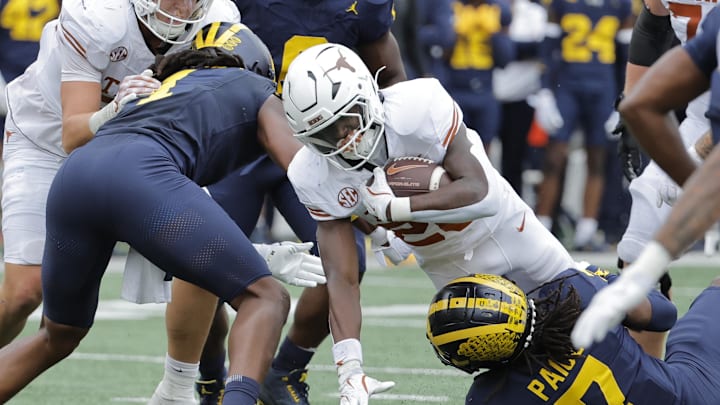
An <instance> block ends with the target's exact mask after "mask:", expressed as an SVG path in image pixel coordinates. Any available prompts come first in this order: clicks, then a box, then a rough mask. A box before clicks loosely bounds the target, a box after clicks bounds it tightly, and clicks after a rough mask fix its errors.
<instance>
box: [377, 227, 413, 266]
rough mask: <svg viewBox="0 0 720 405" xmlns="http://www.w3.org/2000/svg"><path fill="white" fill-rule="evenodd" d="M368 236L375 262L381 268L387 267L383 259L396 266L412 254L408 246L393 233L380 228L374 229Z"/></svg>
mask: <svg viewBox="0 0 720 405" xmlns="http://www.w3.org/2000/svg"><path fill="white" fill-rule="evenodd" d="M369 236H370V247H371V249H372V251H373V253H374V255H375V260H377V262H378V264H380V266H382V267H387V262H386V261H385V257H387V258H388V260H390V261H391V262H392V264H394V265H396V266H397V265H398V264H400V263H402V262H403V261H405V259H407V258H408V256H410V254H412V248H411V247H410V245H408V244H407V243H405V242H403V240H402V239H400V238H398V237H397V236H395V232H393V231H391V230H388V229H385V228H383V227H382V226H378V227H377V228H375V230H374V231H372V233H370V235H369Z"/></svg>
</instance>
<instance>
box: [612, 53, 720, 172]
mask: <svg viewBox="0 0 720 405" xmlns="http://www.w3.org/2000/svg"><path fill="white" fill-rule="evenodd" d="M709 84H710V82H709V79H708V76H707V75H706V74H705V73H703V72H702V71H701V70H700V69H699V68H698V66H697V65H696V64H695V62H694V61H693V60H692V59H691V57H690V55H689V54H688V52H687V51H686V50H685V49H684V48H681V47H676V48H674V49H672V50H670V51H669V52H667V53H666V54H665V55H663V56H662V57H661V58H660V59H659V60H658V61H657V62H656V63H655V64H654V65H653V66H652V67H651V68H650V69H648V71H647V72H646V73H645V74H644V75H643V77H642V78H641V79H640V81H639V82H638V83H637V85H636V86H635V88H634V89H633V91H631V92H630V93H628V94H627V95H626V96H625V99H624V100H623V101H622V102H621V103H620V105H619V107H618V111H619V112H620V114H621V116H622V118H623V120H624V121H625V124H626V125H627V127H628V128H629V130H630V132H631V133H632V134H633V135H634V136H635V137H636V138H637V140H638V142H639V143H640V145H641V146H642V147H643V148H644V149H645V151H647V153H648V154H649V155H650V157H652V158H653V159H654V160H655V161H656V162H657V163H658V164H659V165H660V167H661V168H662V169H663V170H665V172H667V173H668V174H669V175H670V177H671V178H672V179H673V180H675V182H677V183H678V184H683V183H684V182H685V180H687V178H688V177H689V176H690V174H691V173H692V172H693V171H694V170H695V167H696V164H695V162H694V160H693V159H692V158H691V157H690V155H688V154H687V153H684V152H683V151H685V147H684V146H683V143H682V139H681V137H680V133H679V131H678V126H677V122H676V120H675V119H674V117H672V116H671V115H670V113H671V112H672V111H673V110H675V109H677V108H679V107H682V106H684V105H685V104H687V103H688V102H690V101H691V100H693V99H694V98H696V97H697V96H699V95H700V94H702V93H703V92H704V91H705V90H707V89H708V86H709Z"/></svg>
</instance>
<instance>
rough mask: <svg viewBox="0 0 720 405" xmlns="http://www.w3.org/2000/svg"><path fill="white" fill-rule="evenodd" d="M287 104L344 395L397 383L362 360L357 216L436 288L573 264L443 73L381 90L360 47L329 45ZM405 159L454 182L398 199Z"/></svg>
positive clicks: (294, 81) (535, 274)
mask: <svg viewBox="0 0 720 405" xmlns="http://www.w3.org/2000/svg"><path fill="white" fill-rule="evenodd" d="M283 106H284V108H285V112H286V115H287V117H288V120H289V122H290V126H291V127H292V128H293V131H294V132H295V134H296V136H297V137H298V139H300V140H301V141H302V142H303V143H304V144H305V146H304V147H303V148H302V149H301V150H300V151H299V152H298V153H297V154H296V155H295V157H294V158H293V160H292V162H291V163H290V166H289V168H288V178H289V179H290V181H291V182H292V183H293V187H294V188H295V190H296V192H297V195H298V197H299V199H300V201H302V202H303V203H304V204H305V205H306V207H307V208H308V211H309V212H310V214H311V215H312V216H313V218H314V219H315V220H317V222H318V244H319V248H320V253H321V258H322V262H323V267H324V270H325V273H326V275H327V279H328V283H327V285H328V290H329V294H330V330H331V331H332V336H333V340H334V345H333V348H332V352H333V358H334V360H335V363H336V365H337V366H338V370H337V371H338V377H339V379H338V382H339V384H340V393H341V394H340V395H341V404H366V403H367V401H368V397H369V396H370V395H372V394H373V393H377V392H381V391H383V390H385V389H388V388H390V387H391V386H392V385H391V384H390V383H382V382H379V381H377V380H375V379H372V378H369V377H366V376H365V374H364V372H363V369H362V361H363V356H362V348H361V344H360V341H359V336H360V323H361V310H360V302H359V284H358V274H357V269H356V266H357V260H356V258H355V249H354V247H353V246H354V243H353V232H352V224H351V218H352V217H353V216H360V217H362V218H365V219H367V220H368V221H371V222H374V223H383V224H386V225H385V226H387V227H389V228H391V229H393V230H394V231H395V232H396V234H397V235H399V236H401V237H402V238H403V239H404V241H405V242H407V243H409V244H410V245H412V246H413V249H414V252H415V254H416V257H417V258H418V261H419V263H420V265H421V267H422V268H423V270H424V271H425V272H426V273H427V275H428V276H429V277H430V279H431V280H432V282H433V283H434V285H435V286H436V287H437V288H440V287H442V286H443V285H445V284H446V283H447V282H448V281H450V280H452V279H453V278H455V277H459V276H462V275H466V274H470V273H477V272H490V273H494V274H508V275H509V276H511V277H512V278H513V279H515V280H518V283H519V284H520V285H521V286H524V287H525V288H529V287H531V286H535V285H538V284H540V283H543V282H545V281H548V280H550V279H551V278H552V277H553V276H555V275H557V274H559V273H560V272H562V271H563V270H565V269H567V268H570V267H572V266H573V264H574V261H573V259H572V258H571V257H570V255H569V253H568V252H567V251H566V250H565V249H564V248H563V246H562V245H561V244H560V243H559V242H558V241H557V240H556V239H555V238H554V237H553V235H552V234H550V233H549V231H547V230H546V229H545V227H543V225H542V224H541V223H540V222H539V221H538V220H537V218H536V217H535V215H534V213H533V211H532V209H531V208H530V207H529V206H528V205H526V204H525V203H524V202H523V200H522V199H521V198H520V197H519V196H518V195H517V194H516V193H515V192H514V191H513V189H512V187H511V186H510V185H509V184H508V183H507V182H506V181H505V180H504V179H503V178H502V176H500V174H499V173H498V172H497V171H496V170H495V169H494V168H493V167H492V165H491V163H490V161H489V160H488V157H487V156H486V154H485V151H484V149H483V146H482V142H481V140H480V137H479V136H478V134H477V133H476V132H475V131H473V130H472V129H469V128H466V127H465V125H464V124H463V120H462V111H460V109H459V108H458V106H457V104H456V103H455V102H454V101H453V99H452V98H451V97H450V95H449V94H448V93H447V91H445V89H444V88H443V87H442V86H441V85H440V83H439V82H438V81H437V80H435V79H415V80H410V81H406V82H400V83H398V84H395V85H392V86H390V87H387V88H385V89H383V90H382V91H378V90H377V84H376V82H375V80H374V79H373V76H372V74H371V73H370V72H369V71H368V69H367V67H366V66H365V65H364V64H363V62H362V61H361V59H360V58H359V57H358V56H357V55H356V54H355V53H354V52H353V51H352V50H350V49H348V48H346V47H343V46H341V45H337V44H322V45H317V46H314V47H311V48H309V49H307V50H305V51H304V52H303V53H301V54H300V55H299V56H298V57H297V58H296V59H295V60H294V61H293V62H292V64H291V65H290V68H289V70H288V73H287V76H286V78H285V86H284V90H283ZM401 156H416V157H421V158H425V159H430V160H433V161H436V162H441V163H442V165H443V167H444V169H445V170H446V171H447V173H448V175H449V176H450V178H451V179H452V180H453V181H452V183H450V184H448V185H446V186H444V187H442V188H441V189H440V190H437V191H433V192H429V193H426V194H418V195H414V196H412V197H405V198H397V197H395V196H394V195H393V193H392V191H391V190H390V188H389V187H388V186H387V183H386V179H385V175H384V172H383V169H382V167H383V165H384V164H385V163H386V162H388V161H389V160H390V159H391V158H396V157H401ZM370 179H373V183H372V185H371V186H366V184H367V182H368V180H370ZM363 379H364V380H363ZM362 381H365V383H364V384H363V383H362Z"/></svg>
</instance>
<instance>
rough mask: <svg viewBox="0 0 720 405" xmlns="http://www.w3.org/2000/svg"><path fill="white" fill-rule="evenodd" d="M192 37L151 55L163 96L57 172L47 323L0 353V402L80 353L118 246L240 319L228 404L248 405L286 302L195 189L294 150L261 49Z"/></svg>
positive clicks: (233, 37) (245, 42) (233, 229)
mask: <svg viewBox="0 0 720 405" xmlns="http://www.w3.org/2000/svg"><path fill="white" fill-rule="evenodd" d="M216 34H217V36H216ZM199 37H200V38H202V39H204V42H203V41H196V42H195V48H194V49H190V50H187V51H181V52H178V53H175V54H172V55H171V56H166V57H162V58H159V59H158V60H157V62H156V64H155V65H154V66H153V67H152V70H153V71H154V75H155V76H156V78H157V79H158V80H160V81H162V85H161V86H160V88H159V89H158V90H157V91H156V92H153V93H152V95H149V96H147V97H142V98H139V99H137V100H134V101H130V102H128V103H127V105H125V107H124V108H123V109H122V110H121V111H120V112H119V114H118V115H117V116H116V117H115V118H114V119H112V120H110V121H108V122H107V123H106V124H105V125H103V126H102V127H101V128H100V129H99V130H98V132H97V133H96V135H95V136H94V137H93V138H92V140H91V141H90V142H88V143H87V144H86V145H85V146H84V147H82V148H78V149H77V150H75V151H74V152H73V153H72V154H71V155H70V157H68V159H67V160H66V161H65V162H64V164H63V165H62V166H61V168H60V170H59V171H58V174H57V176H56V177H55V180H54V182H53V185H52V187H51V191H50V193H49V197H48V204H47V208H48V215H47V241H48V243H47V245H46V248H45V251H44V256H43V263H42V279H43V297H44V314H43V315H44V316H43V321H44V326H43V327H42V328H41V329H40V331H39V332H38V333H37V334H36V335H33V336H30V337H28V338H25V339H22V340H19V341H17V342H14V343H13V344H11V345H8V346H7V347H5V348H4V349H2V350H0V380H1V381H0V402H2V403H4V402H6V401H7V400H9V399H10V398H12V397H13V396H14V395H15V394H16V393H17V392H18V391H20V390H21V389H22V388H23V387H24V386H26V385H27V384H28V383H30V382H31V381H32V380H33V379H34V378H35V377H37V376H38V375H39V374H41V373H42V372H43V371H45V370H46V369H48V368H49V367H51V366H52V365H54V364H55V363H57V362H59V361H60V360H62V359H63V358H65V357H67V356H68V355H69V354H70V353H72V351H73V350H74V349H75V348H76V347H77V345H78V344H79V342H80V341H81V340H82V338H83V337H84V336H85V335H86V334H87V332H88V331H89V329H90V327H91V326H92V324H93V320H94V316H95V311H96V309H97V303H98V293H99V288H100V281H101V278H102V276H103V273H104V271H105V268H106V266H107V264H108V262H109V260H110V257H111V255H112V250H113V246H114V245H115V243H116V242H117V241H126V242H128V244H129V245H130V246H132V247H134V248H135V249H137V250H138V251H139V252H141V254H143V255H144V256H145V257H147V258H148V259H150V260H151V261H152V262H153V263H155V264H157V265H158V267H160V268H163V269H173V270H172V275H173V276H174V277H177V278H179V279H182V280H184V281H186V282H189V283H193V284H195V285H197V286H199V287H201V288H203V289H205V290H207V291H209V292H211V293H213V294H215V295H217V296H218V297H220V298H221V299H223V300H224V301H225V302H228V303H230V305H232V306H233V308H234V309H235V310H237V313H238V315H237V317H236V319H235V321H234V323H233V325H232V328H231V333H230V347H231V353H232V355H231V358H230V369H229V374H230V375H229V376H228V379H227V386H226V390H225V397H224V403H226V404H242V405H254V404H255V403H256V401H257V398H258V395H259V390H260V385H259V383H260V382H262V380H263V378H264V375H265V374H266V372H267V370H268V368H269V366H270V361H271V359H272V356H273V354H274V352H275V349H276V348H277V343H278V341H279V338H280V334H281V332H282V326H283V324H284V323H285V320H286V317H287V311H288V310H289V304H290V301H289V295H288V293H287V291H286V290H285V289H284V288H283V287H282V286H281V285H280V284H279V283H277V282H276V281H275V280H273V279H272V278H270V277H267V276H269V275H275V273H270V271H269V265H270V264H271V263H272V259H266V258H263V257H262V256H261V255H259V254H258V253H257V252H256V250H255V248H254V247H253V245H252V244H251V243H250V241H249V240H248V238H247V237H246V236H245V234H244V233H243V232H242V230H241V229H240V228H239V227H238V226H237V225H236V224H235V223H234V222H233V221H232V219H231V218H230V217H229V216H228V215H227V214H226V213H225V212H224V211H223V209H222V207H220V206H219V205H218V204H217V203H215V202H214V201H213V200H212V199H211V198H210V197H209V196H208V195H207V193H206V192H205V191H204V190H203V189H202V186H206V185H208V184H212V183H215V182H217V181H218V180H219V179H221V178H222V177H223V176H225V175H227V174H228V173H229V172H231V171H232V170H234V169H236V168H238V167H240V166H241V165H243V164H247V163H249V162H251V161H253V160H254V159H256V158H257V157H259V156H260V155H262V154H263V153H265V151H266V150H267V151H269V152H270V153H272V156H273V158H274V159H276V160H277V161H278V162H280V163H281V164H283V165H286V164H289V161H290V158H291V157H292V155H293V154H294V151H295V149H296V147H295V146H294V145H293V143H294V140H293V137H292V133H291V131H290V129H289V127H288V125H287V122H286V120H285V117H284V113H283V109H282V105H281V102H280V99H279V98H278V97H277V96H276V95H275V94H274V93H275V83H274V81H273V80H271V78H274V70H273V68H272V62H271V61H270V58H269V51H267V49H266V48H265V47H264V45H263V44H262V42H261V41H260V40H259V39H258V38H257V37H256V36H254V34H252V32H251V31H250V30H249V29H247V27H245V26H243V25H241V24H233V23H219V22H217V23H213V24H210V25H209V26H207V27H206V28H204V29H203V32H201V34H200V35H199ZM263 59H264V63H263ZM244 61H247V62H244ZM254 62H260V64H261V65H260V67H257V69H254V68H253V67H254V66H255V63H254ZM258 73H261V74H262V75H261V74H258ZM263 76H265V77H263ZM266 260H268V261H267V262H266ZM292 268H295V266H292ZM292 268H291V269H290V270H291V271H292ZM281 278H282V277H281ZM283 279H284V278H283ZM284 280H286V281H288V280H287V279H284ZM191 400H192V403H194V398H191ZM174 403H180V402H174ZM182 403H183V404H184V403H187V402H182Z"/></svg>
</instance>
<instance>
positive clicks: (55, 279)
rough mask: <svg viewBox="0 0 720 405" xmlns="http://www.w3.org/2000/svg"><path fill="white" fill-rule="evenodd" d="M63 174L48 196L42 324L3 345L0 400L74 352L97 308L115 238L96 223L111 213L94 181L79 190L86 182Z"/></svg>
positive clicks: (9, 395) (7, 398)
mask: <svg viewBox="0 0 720 405" xmlns="http://www.w3.org/2000/svg"><path fill="white" fill-rule="evenodd" d="M83 170H84V169H83ZM90 171H91V170H90ZM60 173H62V171H61V172H60ZM63 180H64V181H62V182H57V183H58V184H61V185H62V186H61V187H53V188H52V190H51V191H50V194H49V197H48V210H47V213H48V221H47V239H48V240H49V241H50V243H47V244H46V247H45V249H44V253H43V272H42V288H43V290H42V294H43V295H44V307H43V312H44V324H43V326H42V327H41V328H40V330H39V331H38V332H37V333H36V334H35V335H33V336H30V337H26V338H23V339H21V340H18V341H16V342H13V343H11V344H9V345H8V346H6V347H4V348H3V349H2V350H0V403H5V402H6V401H7V400H9V399H10V398H11V397H12V396H13V395H15V394H16V393H17V392H19V391H20V390H21V389H22V388H23V387H24V386H26V385H27V384H29V383H30V382H31V381H32V380H33V379H34V378H35V377H37V376H38V375H40V374H41V373H42V372H44V371H45V370H47V369H48V368H50V367H51V366H52V365H54V364H55V363H57V362H59V361H60V360H62V359H63V358H65V357H67V356H68V355H70V353H72V351H73V350H74V349H75V348H76V347H77V345H78V344H79V343H80V340H81V339H82V338H83V337H84V336H85V335H86V334H87V331H88V330H89V328H90V326H91V325H92V323H93V319H94V316H95V311H96V309H97V305H98V294H99V290H100V279H101V278H102V275H103V273H104V271H105V268H106V267H107V264H108V262H109V261H110V257H111V255H112V250H113V246H114V245H115V241H114V240H111V239H108V238H107V237H104V236H103V235H105V234H104V233H102V232H96V229H97V227H96V224H103V225H104V224H105V222H103V221H98V219H99V218H106V219H108V222H109V221H111V219H110V218H107V217H106V216H104V215H102V211H103V210H104V205H98V204H95V202H96V201H97V200H98V199H97V198H94V197H95V196H96V194H93V193H92V192H88V189H90V188H92V186H91V185H89V184H88V186H89V187H83V188H81V189H80V190H78V188H77V187H74V186H77V185H78V184H80V183H85V182H82V181H79V182H74V181H73V178H72V177H66V178H63ZM83 200H84V204H83ZM89 201H92V202H89ZM98 213H100V214H99V215H98ZM110 227H111V226H110Z"/></svg>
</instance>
